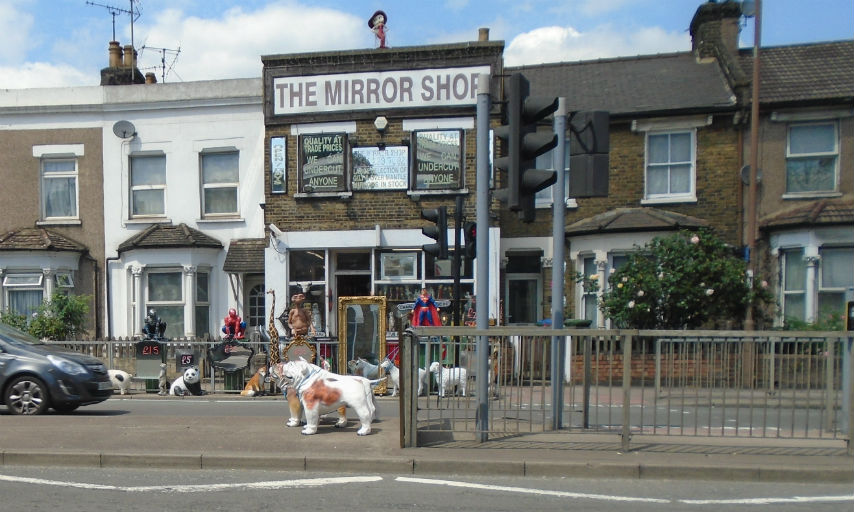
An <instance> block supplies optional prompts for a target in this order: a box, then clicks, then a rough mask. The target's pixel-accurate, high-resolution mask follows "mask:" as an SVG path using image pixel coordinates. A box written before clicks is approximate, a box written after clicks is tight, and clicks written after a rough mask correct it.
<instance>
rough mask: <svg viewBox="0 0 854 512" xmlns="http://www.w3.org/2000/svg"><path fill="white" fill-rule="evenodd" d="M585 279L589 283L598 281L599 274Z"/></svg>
mask: <svg viewBox="0 0 854 512" xmlns="http://www.w3.org/2000/svg"><path fill="white" fill-rule="evenodd" d="M587 279H589V280H590V281H598V280H599V274H592V275H591V276H590V277H588V278H587Z"/></svg>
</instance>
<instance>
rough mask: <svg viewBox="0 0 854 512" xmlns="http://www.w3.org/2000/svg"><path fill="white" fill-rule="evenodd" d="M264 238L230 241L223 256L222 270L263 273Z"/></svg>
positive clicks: (265, 240)
mask: <svg viewBox="0 0 854 512" xmlns="http://www.w3.org/2000/svg"><path fill="white" fill-rule="evenodd" d="M266 248H267V239H266V238H245V239H241V240H232V241H231V243H230V244H229V246H228V253H227V254H226V255H225V263H223V265H222V269H223V270H224V271H225V272H234V273H237V272H242V273H248V272H253V273H261V274H263V273H264V249H266Z"/></svg>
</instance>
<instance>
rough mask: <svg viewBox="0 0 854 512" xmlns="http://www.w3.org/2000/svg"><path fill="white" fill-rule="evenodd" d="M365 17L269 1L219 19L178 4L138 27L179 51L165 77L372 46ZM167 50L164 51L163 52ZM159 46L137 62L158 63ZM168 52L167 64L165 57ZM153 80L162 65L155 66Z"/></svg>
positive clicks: (243, 71)
mask: <svg viewBox="0 0 854 512" xmlns="http://www.w3.org/2000/svg"><path fill="white" fill-rule="evenodd" d="M364 24H365V22H364V20H362V19H361V18H357V17H355V16H352V15H349V14H345V13H342V12H340V11H335V10H331V9H322V8H313V7H302V6H297V5H272V6H268V7H266V8H263V9H261V10H258V11H252V12H246V11H244V10H243V9H241V8H234V9H231V10H229V11H227V12H226V13H225V14H224V16H223V17H222V18H221V19H202V18H198V17H188V18H185V17H184V15H183V13H182V12H181V11H179V10H167V11H163V12H162V13H160V14H159V15H158V16H157V18H156V21H155V23H154V24H153V25H152V26H145V27H142V28H141V29H140V32H141V33H143V34H144V37H145V40H144V42H137V45H138V46H142V44H146V45H149V47H161V48H170V49H177V48H178V47H180V49H181V53H180V55H179V56H178V60H177V61H176V64H175V67H174V71H173V74H171V75H170V74H167V76H166V81H167V82H170V81H172V82H174V81H190V80H212V79H219V78H246V77H255V76H260V75H261V70H262V66H261V55H268V54H279V53H295V52H310V51H324V50H338V49H349V48H358V47H365V48H367V47H371V45H372V44H373V35H372V34H371V33H370V31H368V30H367V28H366V27H365V26H363V25H364ZM167 53H168V52H167ZM160 59H161V53H160V52H159V51H150V52H144V55H142V56H141V57H140V62H139V65H140V68H144V67H150V66H159V65H160ZM170 60H171V59H170V58H169V57H168V55H167V59H166V61H167V62H166V64H167V66H168V65H169V63H170ZM156 74H157V77H158V80H159V79H160V77H161V70H160V69H158V70H157V71H156Z"/></svg>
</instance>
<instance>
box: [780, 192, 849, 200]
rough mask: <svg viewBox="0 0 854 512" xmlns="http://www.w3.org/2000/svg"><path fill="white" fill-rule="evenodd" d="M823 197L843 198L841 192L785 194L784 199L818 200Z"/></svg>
mask: <svg viewBox="0 0 854 512" xmlns="http://www.w3.org/2000/svg"><path fill="white" fill-rule="evenodd" d="M822 197H842V193H841V192H798V193H787V194H783V199H817V198H822Z"/></svg>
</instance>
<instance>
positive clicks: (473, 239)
mask: <svg viewBox="0 0 854 512" xmlns="http://www.w3.org/2000/svg"><path fill="white" fill-rule="evenodd" d="M463 235H464V237H465V242H466V248H465V255H466V259H467V260H468V261H471V260H473V259H475V258H477V224H476V223H474V222H466V223H465V225H464V226H463Z"/></svg>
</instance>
